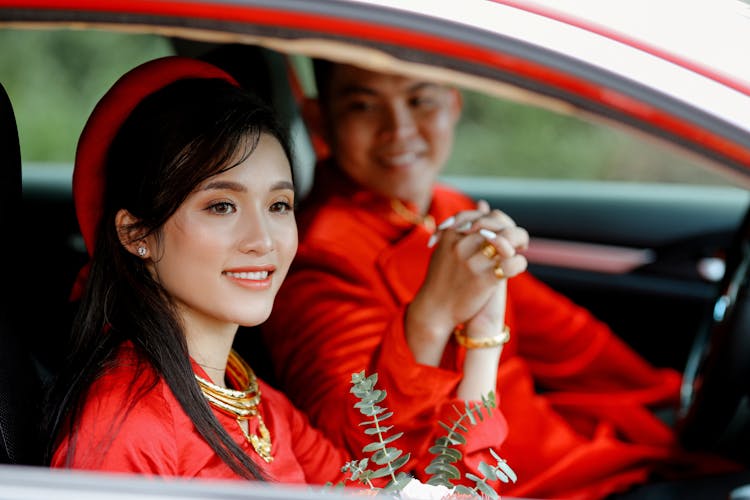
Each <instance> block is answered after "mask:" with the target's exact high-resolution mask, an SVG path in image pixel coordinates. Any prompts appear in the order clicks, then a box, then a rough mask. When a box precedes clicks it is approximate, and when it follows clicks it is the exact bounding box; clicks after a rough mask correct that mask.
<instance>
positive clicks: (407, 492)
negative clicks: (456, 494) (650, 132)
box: [400, 479, 453, 500]
mask: <svg viewBox="0 0 750 500" xmlns="http://www.w3.org/2000/svg"><path fill="white" fill-rule="evenodd" d="M400 493H401V499H402V500H441V499H442V498H445V497H446V496H448V495H450V494H452V493H453V488H447V487H445V486H433V485H431V484H424V483H423V482H421V481H420V480H418V479H412V480H411V481H409V483H408V484H407V485H406V486H404V488H403V489H402V490H401V492H400Z"/></svg>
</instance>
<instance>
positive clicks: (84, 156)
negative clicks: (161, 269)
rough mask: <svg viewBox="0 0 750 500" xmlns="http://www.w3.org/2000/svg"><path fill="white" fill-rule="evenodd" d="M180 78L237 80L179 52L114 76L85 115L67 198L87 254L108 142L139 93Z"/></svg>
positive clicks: (97, 211)
mask: <svg viewBox="0 0 750 500" xmlns="http://www.w3.org/2000/svg"><path fill="white" fill-rule="evenodd" d="M186 78H221V79H224V80H226V81H228V82H230V83H232V84H233V85H237V82H236V81H235V79H234V78H232V77H231V76H230V75H229V74H228V73H226V72H225V71H224V70H222V69H220V68H218V67H216V66H214V65H212V64H209V63H207V62H204V61H199V60H197V59H191V58H189V57H182V56H167V57H162V58H159V59H154V60H152V61H148V62H146V63H144V64H141V65H140V66H137V67H135V68H134V69H132V70H130V71H129V72H127V73H125V74H124V75H123V76H122V77H120V79H119V80H117V82H115V84H114V85H113V86H112V88H110V89H109V91H107V93H106V94H104V96H103V97H102V98H101V99H100V100H99V102H98V103H97V105H96V107H94V110H93V111H92V113H91V116H89V119H88V121H87V122H86V125H85V126H84V128H83V132H82V133H81V138H80V139H79V141H78V149H77V151H76V159H75V167H74V170H73V201H74V203H75V209H76V216H77V217H78V225H79V227H80V230H81V234H82V235H83V241H84V243H85V244H86V249H87V251H88V253H89V255H91V254H92V253H93V251H94V247H95V237H96V228H97V226H98V224H99V220H100V218H101V216H102V209H103V199H102V197H103V195H104V177H105V172H104V163H105V161H106V158H107V151H108V150H109V146H110V144H111V143H112V141H113V140H114V138H115V135H117V132H118V130H119V129H120V127H121V126H122V124H123V123H124V122H125V120H126V119H127V117H128V116H129V115H130V113H131V112H132V111H133V109H135V107H136V106H137V105H138V104H139V103H140V102H141V101H142V100H143V99H144V98H146V97H147V96H149V95H150V94H152V93H154V92H156V91H157V90H160V89H162V88H164V87H166V86H167V85H169V84H170V83H173V82H175V81H177V80H182V79H186ZM87 268H88V266H87V267H86V268H84V269H83V270H82V275H80V276H79V279H78V282H77V284H76V288H74V290H73V296H72V298H77V297H78V296H79V294H80V285H82V283H83V281H85V275H86V274H87Z"/></svg>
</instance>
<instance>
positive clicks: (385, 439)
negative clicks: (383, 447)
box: [383, 431, 404, 444]
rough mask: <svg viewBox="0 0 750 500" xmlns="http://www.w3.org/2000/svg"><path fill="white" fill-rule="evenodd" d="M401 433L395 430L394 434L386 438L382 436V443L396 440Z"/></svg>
mask: <svg viewBox="0 0 750 500" xmlns="http://www.w3.org/2000/svg"><path fill="white" fill-rule="evenodd" d="M383 432H385V431H383ZM403 435H404V433H403V432H397V433H396V434H394V435H392V436H388V437H387V438H383V444H388V443H392V442H394V441H395V440H397V439H398V438H400V437H401V436H403Z"/></svg>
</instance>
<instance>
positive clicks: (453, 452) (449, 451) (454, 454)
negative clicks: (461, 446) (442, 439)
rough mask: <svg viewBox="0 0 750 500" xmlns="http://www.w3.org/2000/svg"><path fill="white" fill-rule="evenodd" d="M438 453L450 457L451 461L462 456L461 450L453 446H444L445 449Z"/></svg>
mask: <svg viewBox="0 0 750 500" xmlns="http://www.w3.org/2000/svg"><path fill="white" fill-rule="evenodd" d="M440 455H441V456H442V457H445V458H448V459H450V461H451V462H456V461H458V460H461V457H462V456H463V455H462V454H461V452H460V451H458V450H457V449H455V448H445V451H443V452H442V453H441V454H440Z"/></svg>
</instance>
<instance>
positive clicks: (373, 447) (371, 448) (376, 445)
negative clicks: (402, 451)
mask: <svg viewBox="0 0 750 500" xmlns="http://www.w3.org/2000/svg"><path fill="white" fill-rule="evenodd" d="M383 447H384V446H383V445H382V444H381V443H379V442H377V443H370V444H368V445H367V446H365V447H364V448H362V451H363V452H364V453H370V452H373V451H375V450H380V449H382V448H383Z"/></svg>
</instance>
